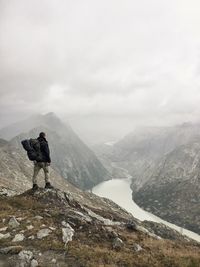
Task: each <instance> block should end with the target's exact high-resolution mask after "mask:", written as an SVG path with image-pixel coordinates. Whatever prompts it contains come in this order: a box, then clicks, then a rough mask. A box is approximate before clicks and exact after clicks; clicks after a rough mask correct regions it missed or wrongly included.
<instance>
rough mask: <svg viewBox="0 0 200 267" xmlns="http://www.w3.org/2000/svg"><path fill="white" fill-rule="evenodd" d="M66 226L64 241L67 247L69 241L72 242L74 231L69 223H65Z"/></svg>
mask: <svg viewBox="0 0 200 267" xmlns="http://www.w3.org/2000/svg"><path fill="white" fill-rule="evenodd" d="M64 226H65V228H62V240H63V242H64V243H65V245H66V244H67V243H68V242H69V241H72V237H73V235H74V229H73V228H72V227H71V226H70V225H69V224H68V223H65V224H64Z"/></svg>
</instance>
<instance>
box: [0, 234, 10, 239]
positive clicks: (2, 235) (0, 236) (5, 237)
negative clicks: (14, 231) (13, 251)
mask: <svg viewBox="0 0 200 267" xmlns="http://www.w3.org/2000/svg"><path fill="white" fill-rule="evenodd" d="M9 237H10V233H6V234H1V233H0V240H1V239H7V238H9Z"/></svg>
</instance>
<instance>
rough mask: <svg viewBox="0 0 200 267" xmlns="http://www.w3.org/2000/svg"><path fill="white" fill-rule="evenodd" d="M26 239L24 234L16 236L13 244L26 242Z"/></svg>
mask: <svg viewBox="0 0 200 267" xmlns="http://www.w3.org/2000/svg"><path fill="white" fill-rule="evenodd" d="M24 238H25V236H24V235H23V234H16V235H15V237H14V238H13V240H12V242H21V241H23V240H24Z"/></svg>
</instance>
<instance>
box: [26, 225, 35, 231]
mask: <svg viewBox="0 0 200 267" xmlns="http://www.w3.org/2000/svg"><path fill="white" fill-rule="evenodd" d="M26 228H27V229H28V230H32V229H33V228H34V227H33V225H27V226H26Z"/></svg>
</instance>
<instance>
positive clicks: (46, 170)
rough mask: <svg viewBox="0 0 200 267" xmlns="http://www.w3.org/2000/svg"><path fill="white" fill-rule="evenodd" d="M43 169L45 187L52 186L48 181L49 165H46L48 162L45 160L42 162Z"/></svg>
mask: <svg viewBox="0 0 200 267" xmlns="http://www.w3.org/2000/svg"><path fill="white" fill-rule="evenodd" d="M43 164H44V165H43V170H44V175H45V183H46V185H45V188H49V189H51V188H53V186H52V185H51V184H50V181H49V166H48V163H47V162H44V163H43Z"/></svg>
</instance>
